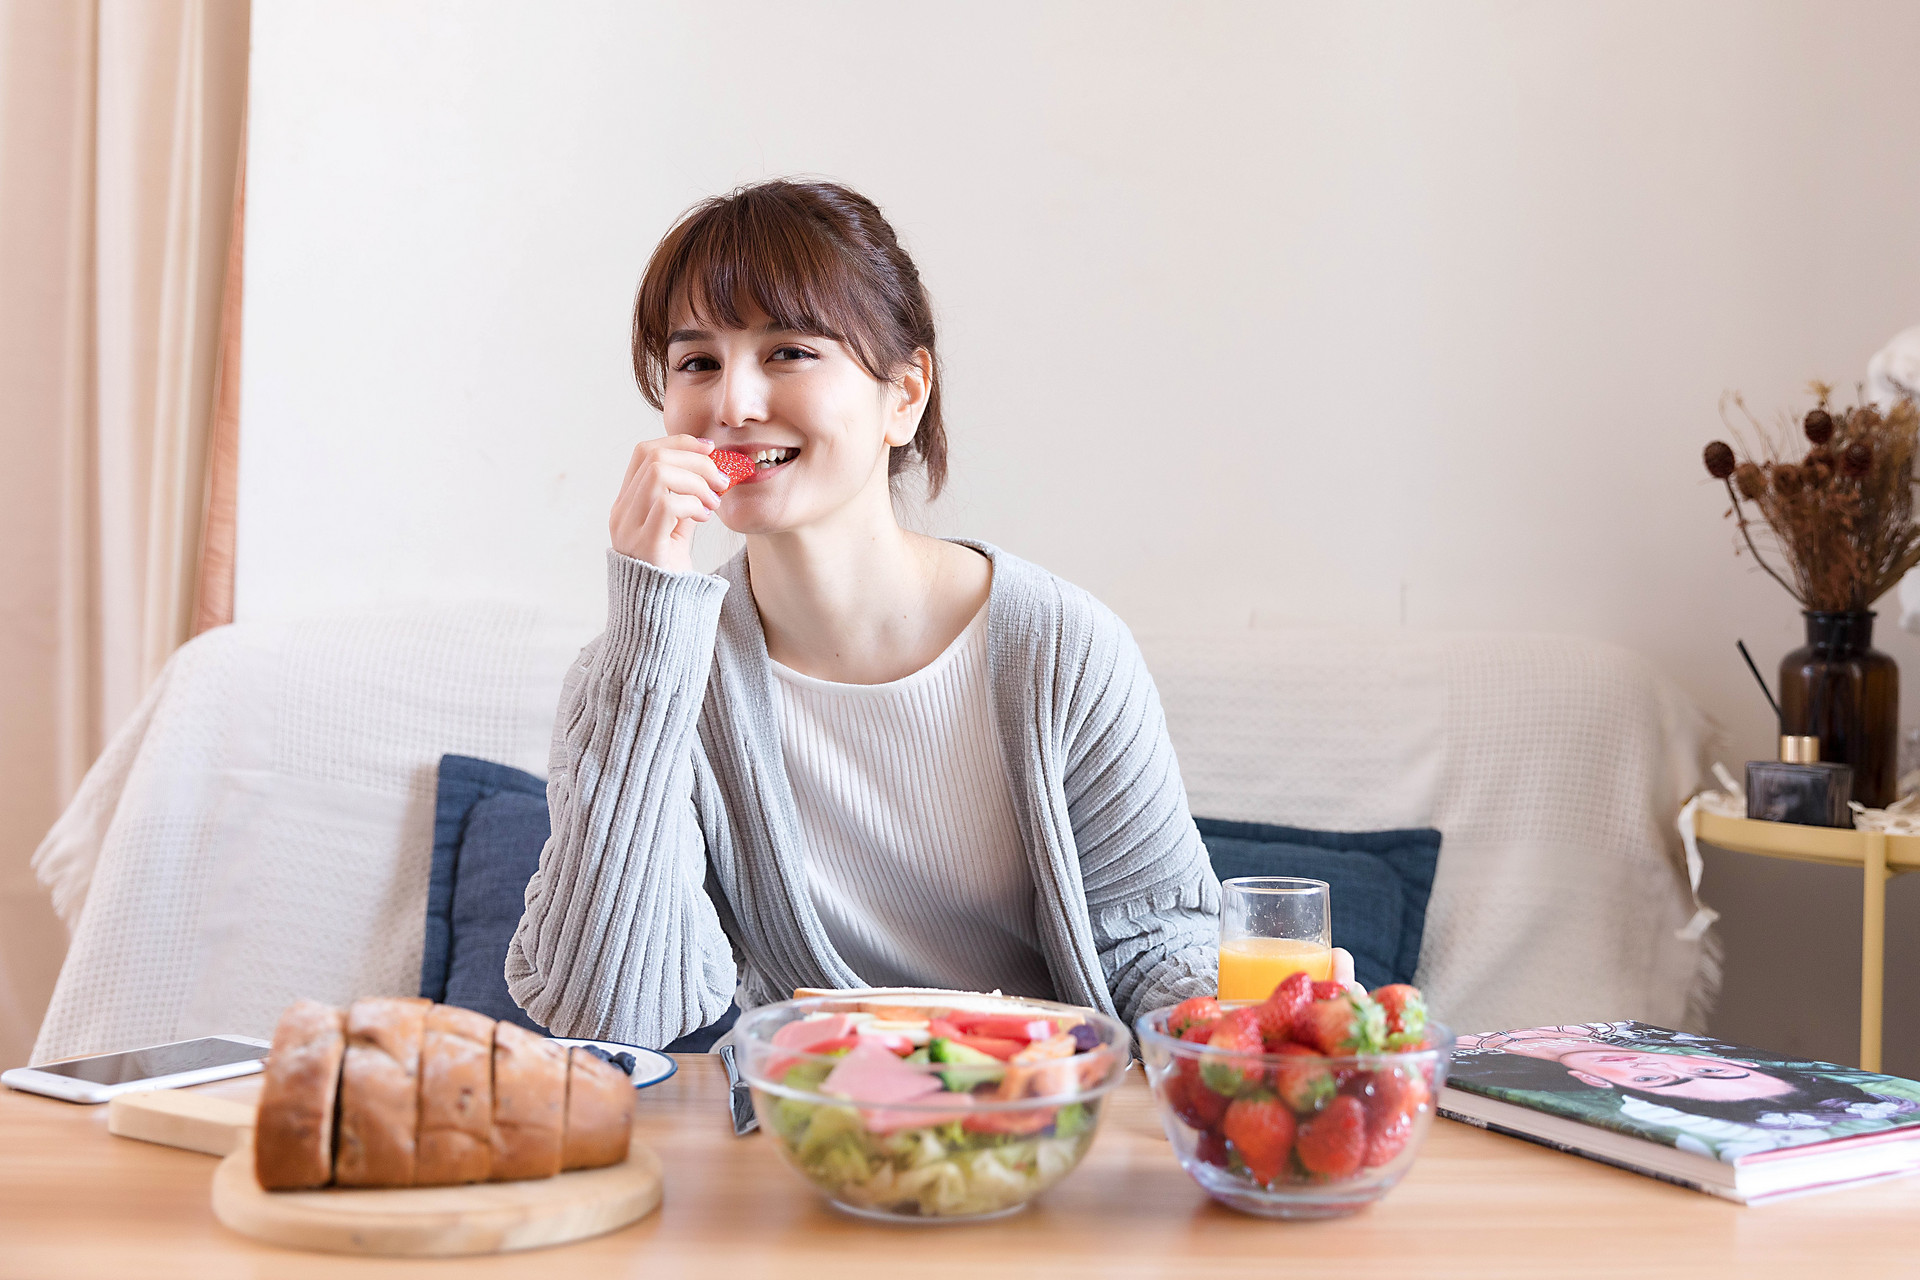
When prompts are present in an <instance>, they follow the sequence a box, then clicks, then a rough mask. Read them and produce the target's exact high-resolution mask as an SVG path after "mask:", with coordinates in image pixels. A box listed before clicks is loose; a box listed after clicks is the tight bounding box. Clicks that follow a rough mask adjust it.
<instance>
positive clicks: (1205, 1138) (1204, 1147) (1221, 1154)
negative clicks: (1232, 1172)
mask: <svg viewBox="0 0 1920 1280" xmlns="http://www.w3.org/2000/svg"><path fill="white" fill-rule="evenodd" d="M1193 1156H1194V1159H1196V1160H1198V1161H1200V1162H1201V1163H1202V1164H1210V1165H1213V1166H1215V1167H1216V1168H1220V1169H1224V1168H1226V1167H1227V1161H1228V1159H1229V1158H1230V1157H1229V1156H1228V1154H1227V1140H1226V1139H1225V1138H1223V1137H1221V1136H1220V1135H1219V1134H1217V1133H1215V1132H1214V1131H1213V1130H1211V1129H1209V1130H1207V1131H1206V1132H1205V1133H1203V1134H1201V1135H1200V1140H1199V1141H1198V1142H1196V1143H1194V1144H1193Z"/></svg>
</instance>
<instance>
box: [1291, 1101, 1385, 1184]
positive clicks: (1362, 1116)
mask: <svg viewBox="0 0 1920 1280" xmlns="http://www.w3.org/2000/svg"><path fill="white" fill-rule="evenodd" d="M1294 1149H1295V1150H1296V1151H1297V1152H1298V1153H1299V1156H1300V1167H1301V1168H1303V1169H1305V1170H1306V1171H1307V1172H1308V1173H1311V1174H1314V1175H1316V1176H1318V1177H1320V1178H1322V1179H1324V1180H1326V1181H1329V1182H1337V1181H1339V1180H1340V1179H1342V1178H1351V1177H1352V1176H1353V1175H1354V1174H1356V1173H1358V1172H1360V1165H1361V1162H1362V1161H1363V1160H1365V1158H1366V1154H1367V1111H1366V1108H1365V1107H1362V1106H1361V1105H1360V1103H1359V1100H1358V1099H1355V1098H1348V1097H1339V1098H1335V1099H1334V1100H1333V1101H1332V1102H1329V1103H1328V1104H1327V1109H1326V1110H1325V1111H1322V1112H1321V1113H1320V1114H1319V1115H1317V1116H1314V1117H1313V1118H1312V1119H1311V1120H1307V1121H1305V1122H1304V1123H1302V1124H1301V1126H1300V1136H1299V1137H1298V1138H1297V1139H1296V1140H1295V1143H1294Z"/></svg>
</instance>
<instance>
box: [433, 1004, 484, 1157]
mask: <svg viewBox="0 0 1920 1280" xmlns="http://www.w3.org/2000/svg"><path fill="white" fill-rule="evenodd" d="M493 1028H494V1021H493V1019H492V1018H489V1017H487V1016H486V1015H485V1014H480V1013H475V1012H474V1011H473V1010H471V1009H460V1008H455V1007H454V1006H452V1005H445V1004H437V1005H434V1006H433V1008H431V1009H429V1010H428V1011H427V1029H426V1035H425V1037H424V1038H423V1039H422V1040H421V1044H420V1130H419V1135H418V1139H419V1140H418V1142H417V1144H416V1146H415V1155H414V1166H413V1182H414V1185H415V1186H421V1187H425V1186H439V1185H443V1184H447V1183H456V1182H485V1181H486V1180H487V1175H488V1174H489V1173H491V1172H492V1170H493Z"/></svg>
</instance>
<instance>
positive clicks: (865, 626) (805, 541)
mask: <svg viewBox="0 0 1920 1280" xmlns="http://www.w3.org/2000/svg"><path fill="white" fill-rule="evenodd" d="M844 514H848V515H851V513H844ZM747 567H748V575H749V578H750V580H751V582H752V586H753V602H754V605H755V606H756V607H757V608H758V610H759V613H760V626H761V629H762V630H763V631H764V632H765V633H766V637H767V654H768V656H769V657H771V658H772V659H773V660H774V661H775V662H778V663H780V664H781V665H782V666H785V667H790V668H792V669H793V670H795V671H798V672H801V673H802V674H804V675H809V676H813V677H814V678H816V679H820V680H832V681H835V682H837V683H840V684H884V683H886V682H887V681H890V680H898V679H901V678H902V677H904V676H909V675H912V674H913V673H914V672H915V671H918V670H920V669H921V668H922V667H924V666H926V665H927V664H928V663H930V662H932V661H933V660H934V659H935V658H937V657H939V656H940V654H941V653H942V652H943V651H944V650H945V649H946V647H947V646H948V645H949V644H951V643H952V642H953V640H954V637H956V636H958V635H959V634H960V632H961V631H962V630H963V629H964V628H965V627H966V625H967V623H968V622H969V621H970V620H971V619H972V618H973V616H974V614H976V613H978V612H979V610H980V606H981V605H982V604H984V603H985V602H986V597H987V589H988V585H989V583H990V581H991V576H992V571H991V568H990V566H989V564H988V562H987V560H986V558H985V557H983V556H981V555H978V554H977V553H975V552H974V551H972V550H970V549H969V548H966V547H962V546H959V545H958V544H955V543H949V542H943V541H941V540H939V539H937V538H929V537H926V536H924V535H922V534H917V533H909V532H908V531H907V530H905V529H902V528H901V527H900V525H899V523H898V522H897V521H896V520H895V519H894V518H893V510H892V506H891V504H889V505H888V506H887V507H886V508H885V511H884V513H882V514H881V515H879V516H877V517H876V516H873V515H869V516H868V517H867V518H865V519H858V520H854V519H845V520H840V521H835V522H833V523H830V524H826V525H816V526H811V527H808V528H805V529H797V530H793V531H791V532H786V533H779V534H768V535H757V536H752V537H749V538H748V539H747Z"/></svg>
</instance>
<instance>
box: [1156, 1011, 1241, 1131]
mask: <svg viewBox="0 0 1920 1280" xmlns="http://www.w3.org/2000/svg"><path fill="white" fill-rule="evenodd" d="M1212 1034H1213V1024H1212V1023H1210V1022H1197V1023H1195V1024H1194V1025H1193V1026H1190V1027H1188V1028H1187V1030H1186V1034H1185V1035H1183V1036H1181V1037H1180V1038H1181V1039H1182V1040H1185V1041H1187V1042H1188V1043H1190V1044H1205V1043H1206V1042H1207V1038H1208V1037H1209V1036H1211V1035H1212ZM1167 1083H1168V1084H1169V1085H1170V1086H1171V1085H1178V1086H1179V1091H1178V1092H1177V1093H1175V1092H1172V1091H1171V1090H1170V1091H1169V1092H1168V1095H1167V1104H1168V1105H1169V1106H1171V1107H1173V1108H1174V1112H1175V1114H1176V1115H1178V1116H1179V1117H1180V1118H1181V1119H1182V1120H1184V1121H1186V1122H1187V1123H1188V1124H1189V1125H1191V1126H1193V1127H1194V1128H1196V1129H1211V1128H1212V1127H1213V1126H1214V1125H1217V1124H1219V1123H1220V1117H1221V1116H1223V1115H1225V1114H1226V1113H1227V1100H1226V1099H1225V1098H1223V1097H1221V1096H1220V1095H1219V1094H1217V1093H1215V1092H1214V1091H1213V1090H1212V1089H1210V1088H1208V1087H1207V1084H1206V1082H1205V1081H1204V1080H1202V1079H1201V1078H1200V1060H1199V1059H1198V1058H1192V1057H1186V1056H1182V1057H1181V1058H1180V1059H1179V1062H1178V1065H1177V1066H1176V1067H1175V1068H1174V1078H1173V1079H1171V1080H1169V1081H1167Z"/></svg>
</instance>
